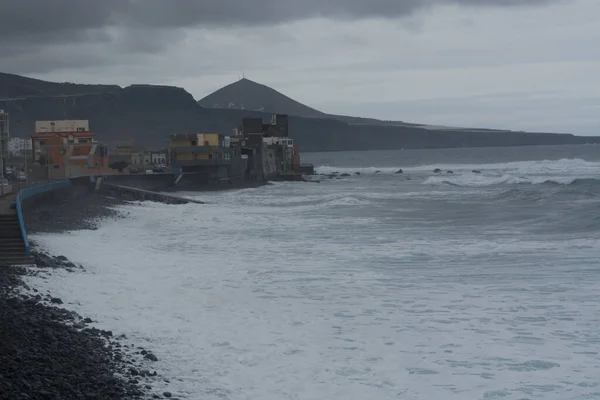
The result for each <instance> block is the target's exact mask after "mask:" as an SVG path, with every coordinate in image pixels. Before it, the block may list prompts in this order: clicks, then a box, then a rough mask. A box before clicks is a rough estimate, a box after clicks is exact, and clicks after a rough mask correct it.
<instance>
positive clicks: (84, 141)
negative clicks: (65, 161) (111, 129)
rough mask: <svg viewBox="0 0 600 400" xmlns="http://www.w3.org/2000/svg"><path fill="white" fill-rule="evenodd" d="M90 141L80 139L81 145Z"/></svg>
mask: <svg viewBox="0 0 600 400" xmlns="http://www.w3.org/2000/svg"><path fill="white" fill-rule="evenodd" d="M87 142H88V140H87V139H79V143H87Z"/></svg>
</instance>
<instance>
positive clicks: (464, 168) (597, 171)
mask: <svg viewBox="0 0 600 400" xmlns="http://www.w3.org/2000/svg"><path fill="white" fill-rule="evenodd" d="M399 169H402V170H403V171H404V172H406V173H410V172H413V173H431V172H433V171H434V170H435V169H440V170H442V171H448V170H451V171H454V172H455V173H469V174H471V173H472V171H474V170H477V171H481V172H482V173H484V174H485V173H486V172H487V173H495V174H503V173H506V174H511V175H516V176H519V175H552V176H561V175H563V174H567V175H574V176H579V175H581V176H589V175H592V176H594V175H597V176H600V162H594V161H586V160H583V159H580V158H563V159H560V160H538V161H515V162H508V163H491V164H427V165H419V166H403V165H398V166H394V167H377V166H370V167H335V166H329V165H321V166H319V167H317V168H316V169H315V170H316V172H317V173H318V174H332V173H336V172H337V173H339V174H355V173H357V172H359V173H360V174H375V173H381V174H395V173H396V172H397V171H398V170H399Z"/></svg>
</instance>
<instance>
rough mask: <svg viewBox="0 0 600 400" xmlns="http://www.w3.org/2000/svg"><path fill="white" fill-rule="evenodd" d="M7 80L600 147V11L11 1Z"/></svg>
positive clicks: (226, 1) (3, 67) (499, 3)
mask: <svg viewBox="0 0 600 400" xmlns="http://www.w3.org/2000/svg"><path fill="white" fill-rule="evenodd" d="M0 49H2V56H1V57H0V71H3V72H12V73H17V74H22V75H26V76H31V77H36V78H40V79H47V80H54V81H71V82H80V83H115V84H119V85H122V86H126V85H129V84H132V83H153V84H168V85H175V86H181V87H184V88H185V89H186V90H188V91H189V92H190V93H192V94H193V95H194V97H196V98H197V99H200V98H202V97H204V96H206V95H208V94H209V93H211V92H212V91H214V90H216V89H219V88H220V87H222V86H224V85H226V84H228V83H231V82H233V81H235V80H237V79H238V78H239V77H240V76H241V74H242V71H243V72H244V73H245V75H246V77H247V78H249V79H252V80H254V81H257V82H260V83H263V84H266V85H268V86H271V87H273V88H275V89H276V90H279V91H280V92H283V93H284V94H286V95H288V96H290V97H292V98H294V99H296V100H298V101H300V102H302V103H305V104H307V105H309V106H312V107H314V108H317V109H320V110H322V111H325V112H329V113H336V114H346V115H354V116H363V117H375V118H381V119H393V120H403V121H409V122H422V123H430V124H446V125H453V126H477V127H490V128H509V129H517V130H520V129H522V130H536V131H553V132H572V133H576V134H584V135H600V0H212V1H205V0H102V1H98V0H52V1H49V0H0Z"/></svg>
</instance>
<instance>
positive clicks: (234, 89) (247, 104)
mask: <svg viewBox="0 0 600 400" xmlns="http://www.w3.org/2000/svg"><path fill="white" fill-rule="evenodd" d="M198 104H200V105H201V106H202V107H205V108H226V109H234V110H247V111H261V112H270V113H276V114H289V115H296V116H298V117H320V116H323V115H324V114H323V113H322V112H321V111H318V110H315V109H314V108H311V107H308V106H305V105H304V104H302V103H299V102H297V101H296V100H293V99H290V98H289V97H287V96H286V95H284V94H282V93H279V92H278V91H276V90H275V89H272V88H270V87H268V86H265V85H262V84H260V83H256V82H254V81H251V80H250V79H245V78H244V79H240V80H239V81H237V82H234V83H231V84H229V85H227V86H224V87H222V88H221V89H219V90H217V91H216V92H213V93H211V94H209V95H208V96H206V97H205V98H203V99H202V100H199V101H198Z"/></svg>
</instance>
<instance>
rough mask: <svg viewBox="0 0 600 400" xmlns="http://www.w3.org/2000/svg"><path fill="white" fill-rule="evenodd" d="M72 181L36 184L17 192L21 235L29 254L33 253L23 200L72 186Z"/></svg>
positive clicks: (16, 201)
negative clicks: (24, 216)
mask: <svg viewBox="0 0 600 400" xmlns="http://www.w3.org/2000/svg"><path fill="white" fill-rule="evenodd" d="M71 186H72V185H71V181H57V182H52V183H48V184H46V185H40V186H34V187H30V188H26V189H22V190H20V191H19V194H17V199H16V200H15V203H16V209H17V218H18V219H19V227H20V228H21V236H22V237H23V243H24V244H25V252H26V253H27V254H30V253H31V248H30V247H29V240H27V230H26V229H25V220H24V219H23V206H22V204H21V203H22V202H23V200H24V199H27V198H29V197H33V196H37V195H38V194H41V193H45V192H51V191H53V190H58V189H64V188H68V187H71Z"/></svg>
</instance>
